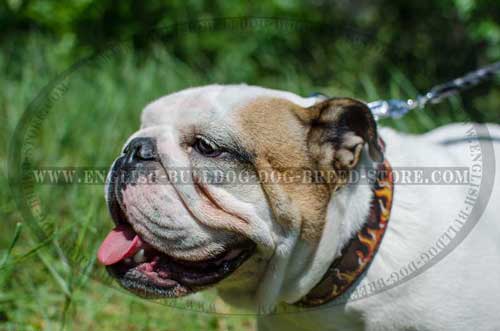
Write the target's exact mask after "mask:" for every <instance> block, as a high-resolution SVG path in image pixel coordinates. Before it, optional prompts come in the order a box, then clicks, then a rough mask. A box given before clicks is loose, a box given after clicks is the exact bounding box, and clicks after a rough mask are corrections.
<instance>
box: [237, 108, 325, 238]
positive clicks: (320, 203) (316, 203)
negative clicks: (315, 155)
mask: <svg viewBox="0 0 500 331" xmlns="http://www.w3.org/2000/svg"><path fill="white" fill-rule="evenodd" d="M236 116H237V118H236V121H237V122H238V124H239V129H240V131H241V132H239V134H241V135H242V139H241V141H242V143H243V144H244V145H245V146H244V147H245V149H246V150H247V151H249V152H250V153H251V154H253V155H254V156H255V163H254V164H255V167H256V170H257V172H258V174H259V176H260V178H261V180H262V181H263V182H262V184H261V185H262V187H263V189H264V191H265V192H266V195H267V197H268V200H269V203H270V205H271V207H272V208H273V212H274V215H275V216H276V218H277V220H278V221H279V222H280V223H281V224H283V225H284V226H287V227H291V228H300V231H301V238H303V239H305V240H308V241H311V242H317V241H318V240H319V238H320V236H321V233H322V230H323V226H324V223H325V217H326V207H327V205H328V202H329V200H330V195H331V190H330V188H329V186H328V185H327V184H326V183H310V182H309V183H308V182H307V181H305V182H304V178H303V174H304V173H305V172H307V171H315V170H317V169H318V165H317V164H315V161H314V160H313V159H312V158H311V156H310V151H309V148H308V145H307V140H308V134H309V128H310V127H309V125H308V124H307V122H308V119H307V116H308V115H307V113H306V112H305V109H303V108H301V107H299V106H297V105H295V104H293V103H291V102H289V101H287V100H284V99H278V98H257V99H256V100H254V101H253V102H251V103H250V104H247V105H245V106H244V107H243V108H242V109H240V110H239V111H238V112H236ZM295 171H296V172H297V174H298V178H296V177H295V176H294V175H295ZM271 174H273V175H274V176H275V177H274V178H276V176H282V177H280V178H283V176H285V177H286V178H287V179H290V181H287V182H285V181H283V180H282V181H278V182H277V183H276V182H272V181H270V180H269V179H268V178H270V177H269V176H270V175H271ZM266 175H267V177H265V176H266Z"/></svg>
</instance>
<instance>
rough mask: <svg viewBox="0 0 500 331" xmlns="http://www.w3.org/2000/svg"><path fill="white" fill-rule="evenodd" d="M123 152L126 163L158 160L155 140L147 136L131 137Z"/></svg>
mask: <svg viewBox="0 0 500 331" xmlns="http://www.w3.org/2000/svg"><path fill="white" fill-rule="evenodd" d="M123 152H124V153H125V156H126V159H127V162H128V163H133V162H140V161H158V160H159V157H158V152H157V151H156V141H155V140H154V139H153V138H149V137H140V138H134V139H132V140H131V141H130V142H129V143H128V145H127V147H125V150H124V151H123Z"/></svg>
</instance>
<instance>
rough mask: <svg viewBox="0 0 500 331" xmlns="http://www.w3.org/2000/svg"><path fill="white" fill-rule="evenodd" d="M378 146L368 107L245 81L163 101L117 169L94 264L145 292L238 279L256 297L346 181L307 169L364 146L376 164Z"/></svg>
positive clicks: (344, 159) (313, 232) (310, 234)
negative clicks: (109, 227) (109, 229)
mask: <svg viewBox="0 0 500 331" xmlns="http://www.w3.org/2000/svg"><path fill="white" fill-rule="evenodd" d="M376 140H377V136H376V128H375V122H374V121H373V118H372V117H371V114H370V112H369V110H368V108H367V107H366V106H365V105H364V104H363V103H361V102H358V101H355V100H352V99H332V100H326V101H321V100H318V99H316V98H301V97H299V96H296V95H294V94H292V93H288V92H281V91H275V90H268V89H263V88H258V87H250V86H246V85H239V86H207V87H202V88H193V89H188V90H184V91H181V92H178V93H175V94H172V95H168V96H166V97H163V98H161V99H159V100H157V101H155V102H153V103H151V104H150V105H148V106H147V107H146V108H145V109H144V111H143V114H142V124H141V128H140V130H139V131H137V132H136V133H135V134H133V135H132V136H131V137H130V138H129V140H128V141H127V142H126V144H125V148H124V150H123V154H122V155H121V156H119V158H118V159H117V160H116V161H115V163H114V165H113V166H112V169H111V171H110V174H109V179H110V181H109V183H108V185H107V187H106V197H107V203H108V206H109V208H110V211H111V214H112V216H113V219H114V222H115V223H116V224H117V225H119V227H118V229H115V231H114V234H113V233H112V234H110V235H109V236H108V238H107V239H106V240H105V242H104V244H103V246H102V247H101V249H100V251H99V259H100V260H101V262H102V263H104V264H106V265H107V266H108V270H109V271H110V273H111V274H112V275H114V276H115V277H116V278H117V279H118V280H119V282H120V283H121V284H122V286H124V287H125V288H127V289H129V290H131V291H133V292H135V293H137V294H139V295H142V296H146V297H178V296H183V295H186V294H189V293H192V292H194V291H197V290H200V289H203V288H206V287H209V286H213V285H215V284H220V286H229V287H231V283H234V284H238V286H246V287H247V288H246V290H248V291H255V289H256V288H257V287H258V286H259V282H261V281H263V279H264V278H265V277H266V276H265V275H266V273H267V274H268V273H270V272H272V271H270V270H272V269H273V268H275V266H276V264H280V263H281V262H280V261H286V260H287V258H289V256H290V254H291V252H292V251H293V247H295V246H296V244H297V242H302V243H303V244H304V245H306V246H309V247H311V249H313V248H314V247H315V245H316V244H317V242H318V240H319V238H320V236H321V232H322V229H323V224H324V221H325V216H326V209H327V205H328V203H329V201H330V197H331V194H332V192H333V191H334V190H335V189H336V187H337V186H338V184H339V178H338V177H335V176H333V178H335V179H334V180H327V179H326V178H325V177H322V176H319V177H314V178H313V177H311V178H308V180H305V181H304V179H305V177H304V174H305V173H307V174H311V173H313V172H315V171H318V170H319V171H328V172H329V173H332V172H333V173H335V172H337V171H338V170H340V169H351V168H352V167H354V166H355V165H356V163H357V162H358V160H359V158H360V155H361V151H362V149H363V145H364V144H365V143H367V144H368V146H369V151H370V155H371V156H372V157H373V158H375V159H377V158H380V151H379V150H378V147H377V146H378V145H377V143H376ZM291 170H292V172H290V171H291ZM294 171H295V172H294ZM297 171H298V173H300V174H301V175H299V176H298V177H297V176H295V177H293V178H295V180H294V179H291V180H290V178H291V177H290V174H291V173H293V174H295V175H296V174H297ZM280 175H282V177H279V176H280ZM272 176H274V177H272ZM277 176H278V177H277ZM276 178H281V179H283V178H287V180H280V179H278V180H276ZM330 179H331V178H330ZM297 180H298V181H300V182H297ZM117 238H118V239H117ZM231 274H232V275H231ZM229 275H231V277H228V276H229ZM223 280H224V281H223ZM241 284H244V285H241Z"/></svg>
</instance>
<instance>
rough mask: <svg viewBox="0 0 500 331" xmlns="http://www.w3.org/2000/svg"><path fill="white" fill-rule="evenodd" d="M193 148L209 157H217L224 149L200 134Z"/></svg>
mask: <svg viewBox="0 0 500 331" xmlns="http://www.w3.org/2000/svg"><path fill="white" fill-rule="evenodd" d="M193 148H194V150H195V151H197V152H198V153H200V154H201V155H203V156H207V157H217V156H219V155H221V154H222V150H221V149H220V148H219V146H217V145H216V144H215V143H213V142H211V141H209V140H207V139H206V138H204V137H200V136H198V137H196V140H195V142H194V144H193Z"/></svg>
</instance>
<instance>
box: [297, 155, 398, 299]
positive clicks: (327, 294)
mask: <svg viewBox="0 0 500 331" xmlns="http://www.w3.org/2000/svg"><path fill="white" fill-rule="evenodd" d="M393 194H394V179H393V175H392V168H391V166H390V164H389V162H388V161H387V160H385V161H384V162H383V163H380V164H379V167H378V171H377V176H376V178H375V181H374V185H373V198H372V201H371V205H370V212H369V214H368V217H367V220H366V222H365V224H364V226H363V227H362V228H361V230H359V231H358V232H357V234H356V236H354V237H353V238H352V239H351V240H350V241H349V242H348V243H347V245H346V246H345V247H344V248H343V249H342V251H341V254H340V256H339V257H337V258H336V259H335V260H334V261H333V263H332V264H331V265H330V268H328V270H327V272H326V273H325V275H324V276H323V278H322V279H321V281H320V282H319V283H318V284H317V285H316V286H315V287H314V288H313V289H312V290H311V291H310V292H309V293H308V294H307V295H306V296H305V297H303V298H302V299H301V300H300V301H298V302H297V303H296V305H298V306H301V307H316V306H319V305H323V304H325V303H327V302H330V301H332V300H334V299H335V298H337V297H339V296H340V295H342V294H343V293H345V292H346V291H347V290H348V289H349V288H350V287H351V286H352V284H354V283H355V282H356V280H357V279H358V278H359V277H360V276H361V274H362V273H363V272H364V271H365V270H366V269H367V268H368V266H369V265H370V262H371V261H372V260H373V257H374V256H375V254H376V252H377V249H378V247H379V246H380V242H381V241H382V238H383V236H384V233H385V230H386V228H387V224H388V222H389V217H390V214H391V207H392V198H393Z"/></svg>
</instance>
